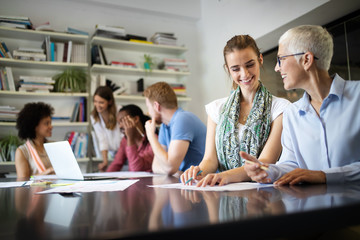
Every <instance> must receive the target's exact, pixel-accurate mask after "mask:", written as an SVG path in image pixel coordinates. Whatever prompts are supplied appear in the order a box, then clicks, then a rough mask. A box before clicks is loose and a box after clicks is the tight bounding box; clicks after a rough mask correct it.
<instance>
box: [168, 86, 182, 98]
mask: <svg viewBox="0 0 360 240" xmlns="http://www.w3.org/2000/svg"><path fill="white" fill-rule="evenodd" d="M169 85H170V86H171V88H172V89H173V90H174V92H175V94H176V96H182V97H185V96H186V87H185V85H184V84H176V83H170V84H169Z"/></svg>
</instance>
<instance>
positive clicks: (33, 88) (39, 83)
mask: <svg viewBox="0 0 360 240" xmlns="http://www.w3.org/2000/svg"><path fill="white" fill-rule="evenodd" d="M19 79H20V81H19V92H38V93H48V92H50V90H53V89H54V84H55V80H53V79H52V78H51V77H38V76H20V77H19Z"/></svg>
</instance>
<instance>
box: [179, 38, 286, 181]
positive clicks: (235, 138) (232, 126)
mask: <svg viewBox="0 0 360 240" xmlns="http://www.w3.org/2000/svg"><path fill="white" fill-rule="evenodd" d="M223 54H224V61H225V64H224V68H225V70H226V71H227V72H228V74H229V76H230V77H231V79H232V81H233V90H234V91H233V93H232V94H231V95H230V96H229V97H226V98H222V99H218V100H215V101H213V102H211V103H209V104H208V105H206V111H207V114H208V124H207V135H206V148H205V155H204V158H203V160H202V162H201V163H200V165H199V166H196V167H194V166H193V167H191V168H190V169H189V170H187V171H186V172H185V173H184V174H183V175H182V176H181V180H182V182H184V183H185V182H187V181H188V180H189V179H190V178H193V179H196V180H200V181H199V182H198V184H197V186H205V185H207V184H210V185H214V184H216V183H219V184H220V185H223V184H227V183H230V182H240V181H247V180H249V177H248V176H247V174H246V172H245V171H244V169H243V162H242V159H241V157H240V155H239V152H240V151H244V152H247V153H249V154H251V155H253V156H257V157H258V158H260V159H261V160H262V161H263V162H267V163H274V162H276V161H277V160H278V158H279V156H280V153H281V143H280V136H281V131H282V112H283V111H284V109H285V108H286V107H287V106H288V105H289V101H287V100H285V99H281V98H277V97H275V96H273V95H271V94H270V93H269V91H268V90H267V89H266V88H265V86H264V85H263V84H262V83H261V82H260V81H259V79H260V67H261V65H262V64H263V57H262V54H261V53H260V50H259V48H258V47H257V45H256V42H255V40H254V39H253V38H252V37H250V36H249V35H238V36H235V37H233V38H231V39H230V40H229V41H228V42H227V44H226V46H225V48H224V52H223ZM200 170H201V171H202V173H201V174H200V175H199V176H197V173H198V172H199V171H200ZM217 170H219V173H215V172H216V171H217ZM191 182H192V181H190V182H189V184H191Z"/></svg>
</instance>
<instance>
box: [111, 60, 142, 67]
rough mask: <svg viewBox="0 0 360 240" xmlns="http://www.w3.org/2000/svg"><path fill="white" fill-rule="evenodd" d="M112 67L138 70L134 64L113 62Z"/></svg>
mask: <svg viewBox="0 0 360 240" xmlns="http://www.w3.org/2000/svg"><path fill="white" fill-rule="evenodd" d="M111 66H115V67H123V68H137V65H136V64H135V63H132V62H118V61H111Z"/></svg>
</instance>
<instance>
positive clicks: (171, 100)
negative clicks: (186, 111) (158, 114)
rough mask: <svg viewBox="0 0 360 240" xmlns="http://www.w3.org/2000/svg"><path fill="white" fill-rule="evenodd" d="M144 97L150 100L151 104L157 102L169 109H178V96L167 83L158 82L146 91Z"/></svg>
mask: <svg viewBox="0 0 360 240" xmlns="http://www.w3.org/2000/svg"><path fill="white" fill-rule="evenodd" d="M144 96H145V97H146V98H148V99H149V101H150V102H155V101H156V102H158V103H159V104H160V105H161V106H163V107H165V108H167V109H174V108H177V107H178V103H177V98H176V94H175V92H174V90H173V89H172V88H171V86H170V85H169V84H167V83H166V82H157V83H155V84H153V85H151V86H149V87H148V88H147V89H145V91H144Z"/></svg>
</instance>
